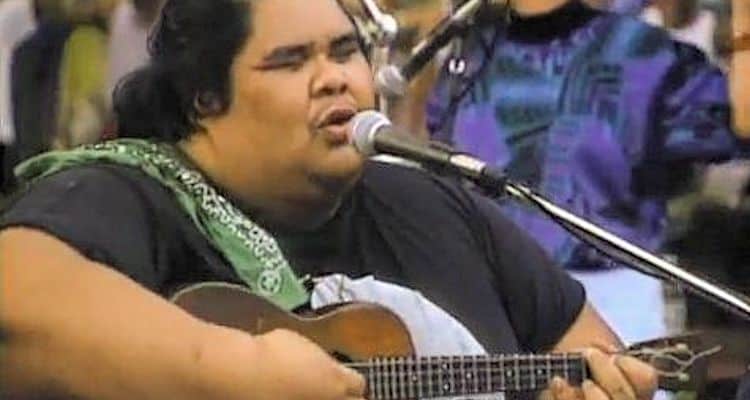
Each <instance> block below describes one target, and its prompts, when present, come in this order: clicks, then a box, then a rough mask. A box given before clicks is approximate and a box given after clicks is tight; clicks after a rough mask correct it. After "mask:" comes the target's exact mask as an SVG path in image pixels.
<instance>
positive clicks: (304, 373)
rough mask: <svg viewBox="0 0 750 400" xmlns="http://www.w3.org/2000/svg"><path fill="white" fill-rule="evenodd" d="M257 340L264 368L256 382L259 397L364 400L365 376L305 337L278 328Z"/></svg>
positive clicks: (291, 399) (301, 399)
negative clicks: (338, 360) (339, 361)
mask: <svg viewBox="0 0 750 400" xmlns="http://www.w3.org/2000/svg"><path fill="white" fill-rule="evenodd" d="M255 340H256V342H257V344H258V353H257V354H258V358H257V362H258V363H260V364H261V365H262V368H261V370H262V372H263V373H262V374H260V376H258V378H257V380H255V381H254V382H253V383H254V384H255V385H257V386H256V387H255V388H253V393H254V396H257V397H255V398H262V399H269V400H271V399H273V400H277V399H289V400H307V399H310V400H313V399H314V400H360V399H361V400H364V397H365V380H364V378H363V377H362V376H361V375H360V374H358V373H356V372H354V371H353V370H351V369H349V368H346V367H344V366H343V365H341V364H339V363H338V362H336V360H334V359H333V358H331V357H330V356H329V355H328V354H326V353H325V352H324V351H323V350H322V349H320V347H318V346H316V345H315V344H313V343H312V342H311V341H309V340H307V339H305V338H304V337H302V336H300V335H298V334H296V333H293V332H291V331H284V330H276V331H273V332H270V333H267V334H265V335H260V336H256V337H255ZM251 397H252V396H249V397H248V398H251Z"/></svg>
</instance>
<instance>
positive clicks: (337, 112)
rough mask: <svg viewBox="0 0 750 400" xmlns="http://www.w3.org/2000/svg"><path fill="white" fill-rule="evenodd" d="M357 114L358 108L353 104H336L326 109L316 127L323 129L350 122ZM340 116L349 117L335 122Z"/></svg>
mask: <svg viewBox="0 0 750 400" xmlns="http://www.w3.org/2000/svg"><path fill="white" fill-rule="evenodd" d="M356 114H357V109H356V108H354V107H351V106H341V105H339V106H334V107H331V108H329V109H328V110H326V111H325V112H324V113H323V115H322V116H321V118H320V119H319V121H318V123H317V124H316V127H317V128H318V129H323V128H326V127H329V126H343V125H346V124H348V123H349V121H351V119H352V118H354V116H355V115H356ZM339 118H347V120H346V121H345V122H335V123H334V122H333V121H335V120H338V119H339Z"/></svg>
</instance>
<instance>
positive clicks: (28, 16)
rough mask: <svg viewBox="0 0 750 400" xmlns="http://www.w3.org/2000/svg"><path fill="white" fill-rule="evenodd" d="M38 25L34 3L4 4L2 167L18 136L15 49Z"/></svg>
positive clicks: (0, 28) (0, 23) (0, 182)
mask: <svg viewBox="0 0 750 400" xmlns="http://www.w3.org/2000/svg"><path fill="white" fill-rule="evenodd" d="M35 26H36V21H35V18H34V4H33V2H32V1H31V0H5V1H3V2H0V166H2V164H3V162H4V159H5V149H6V147H8V146H10V145H12V143H13V142H14V141H15V136H16V132H15V125H14V123H13V102H12V95H11V60H12V56H13V50H14V49H15V47H16V45H18V43H20V42H21V41H22V40H24V39H25V38H26V37H27V36H28V35H29V34H31V32H32V31H33V30H34V28H35ZM0 170H1V168H0ZM4 172H5V171H2V172H0V187H3V186H4V182H5V174H4Z"/></svg>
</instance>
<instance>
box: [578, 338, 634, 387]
mask: <svg viewBox="0 0 750 400" xmlns="http://www.w3.org/2000/svg"><path fill="white" fill-rule="evenodd" d="M585 355H586V360H587V361H588V364H589V367H590V368H591V373H592V374H593V376H594V380H595V381H596V383H597V385H598V386H600V387H601V388H602V389H604V391H605V392H607V393H608V394H609V397H611V398H612V400H636V399H637V397H636V394H635V390H633V388H632V387H631V386H630V382H629V381H628V380H627V378H625V375H624V374H623V373H622V371H620V368H618V367H617V365H615V358H614V357H612V356H608V355H606V354H604V353H602V352H601V351H599V350H597V349H589V350H587V351H586V352H585Z"/></svg>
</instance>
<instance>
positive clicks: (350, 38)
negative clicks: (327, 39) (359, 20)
mask: <svg viewBox="0 0 750 400" xmlns="http://www.w3.org/2000/svg"><path fill="white" fill-rule="evenodd" d="M351 43H357V44H358V43H359V36H357V34H356V33H355V32H347V33H344V34H343V35H339V36H337V37H335V38H333V40H331V44H330V47H331V48H336V47H341V46H342V45H348V44H351Z"/></svg>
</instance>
